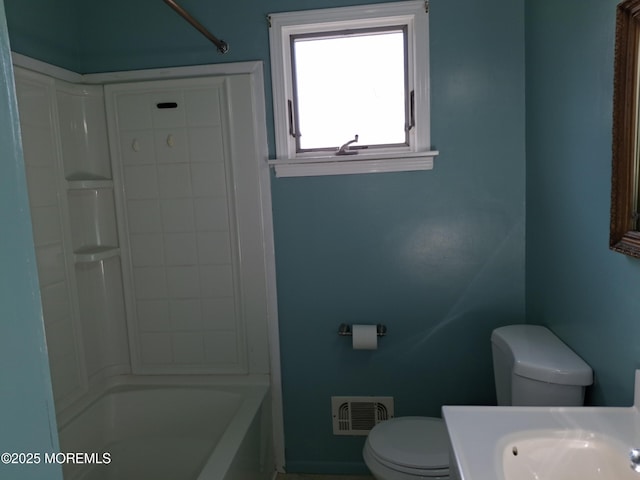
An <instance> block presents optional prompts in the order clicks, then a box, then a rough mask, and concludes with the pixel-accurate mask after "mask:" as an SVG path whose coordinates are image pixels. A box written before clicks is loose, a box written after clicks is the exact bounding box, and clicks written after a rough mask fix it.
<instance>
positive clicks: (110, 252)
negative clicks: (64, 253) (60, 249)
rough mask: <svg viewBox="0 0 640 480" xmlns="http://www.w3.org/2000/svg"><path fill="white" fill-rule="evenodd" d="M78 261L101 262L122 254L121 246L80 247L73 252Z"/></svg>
mask: <svg viewBox="0 0 640 480" xmlns="http://www.w3.org/2000/svg"><path fill="white" fill-rule="evenodd" d="M73 254H74V258H75V261H76V263H91V262H100V261H102V260H106V259H107V258H111V257H117V256H118V255H120V248H118V247H112V246H92V247H83V248H79V249H78V250H76V251H75V252H73Z"/></svg>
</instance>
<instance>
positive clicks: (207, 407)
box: [58, 376, 274, 480]
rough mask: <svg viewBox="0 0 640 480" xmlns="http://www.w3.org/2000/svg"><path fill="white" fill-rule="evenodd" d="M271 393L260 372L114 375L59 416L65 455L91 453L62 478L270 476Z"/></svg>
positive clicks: (238, 479) (223, 479) (257, 479)
mask: <svg viewBox="0 0 640 480" xmlns="http://www.w3.org/2000/svg"><path fill="white" fill-rule="evenodd" d="M268 390H269V387H268V384H267V383H266V381H264V379H263V378H262V377H259V378H258V379H257V380H256V379H254V378H251V377H239V378H238V377H223V378H220V377H186V378H184V377H165V376H162V377H159V376H153V377H147V376H125V377H119V378H117V379H114V380H112V381H111V382H110V385H109V386H108V387H107V388H106V390H105V389H103V391H102V392H101V393H94V394H92V395H89V396H88V397H87V398H86V399H84V401H83V402H81V403H78V404H76V405H74V406H72V407H70V408H69V409H67V410H65V411H64V412H61V414H60V415H59V417H58V425H59V428H58V429H59V436H60V449H61V452H63V453H82V454H88V455H89V456H88V457H87V456H81V457H80V461H78V460H77V457H74V458H73V460H72V461H71V462H68V463H67V462H64V464H63V471H64V478H65V480H270V479H271V478H272V476H273V473H274V460H273V454H272V444H271V438H272V436H271V422H270V408H269V401H268V395H267V393H268ZM91 454H96V455H94V456H93V457H91V456H90V455H91ZM85 458H88V459H87V460H86V463H84V464H82V463H80V462H82V461H85V460H84V459H85ZM76 462H77V463H76Z"/></svg>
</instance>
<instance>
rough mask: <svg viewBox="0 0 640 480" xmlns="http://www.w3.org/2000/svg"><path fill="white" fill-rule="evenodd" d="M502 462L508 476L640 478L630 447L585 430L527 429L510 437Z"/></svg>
mask: <svg viewBox="0 0 640 480" xmlns="http://www.w3.org/2000/svg"><path fill="white" fill-rule="evenodd" d="M501 443H502V442H501ZM499 461H500V460H499ZM501 464H502V469H503V474H504V479H505V480H568V479H580V480H640V474H639V473H636V472H635V471H634V470H633V469H631V467H630V465H631V464H630V461H629V451H628V448H625V447H624V446H623V445H622V444H620V443H618V442H616V441H615V440H614V439H612V438H610V437H606V436H602V435H597V434H594V433H590V432H585V431H582V430H563V431H540V432H527V433H523V434H521V435H518V436H515V437H513V438H510V439H508V440H506V442H505V443H504V448H503V449H502V453H501Z"/></svg>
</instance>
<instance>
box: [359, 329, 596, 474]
mask: <svg viewBox="0 0 640 480" xmlns="http://www.w3.org/2000/svg"><path fill="white" fill-rule="evenodd" d="M491 344H492V351H493V369H494V375H495V381H496V394H497V396H498V405H545V406H552V405H553V406H569V405H574V406H576V405H582V404H583V401H584V389H585V387H586V386H588V385H591V383H592V381H593V373H592V371H591V367H589V365H587V364H586V363H585V362H584V361H583V360H582V359H581V358H580V357H579V356H578V355H576V354H575V353H574V352H573V351H572V350H571V349H570V348H569V347H567V345H565V344H564V343H562V341H561V340H560V339H559V338H558V337H556V336H555V335H554V334H553V333H551V331H549V330H548V329H547V328H545V327H541V326H537V325H509V326H506V327H500V328H497V329H495V330H494V331H493V333H492V335H491ZM363 457H364V461H365V463H366V465H367V467H368V468H369V470H370V471H371V473H372V474H373V476H374V477H375V478H376V479H378V480H417V479H429V480H444V479H448V478H449V437H448V435H447V430H446V427H445V424H444V421H442V420H441V419H439V418H430V417H397V418H393V419H391V420H387V421H385V422H381V423H379V424H378V425H376V426H375V427H374V428H373V429H372V430H371V432H369V436H368V437H367V441H366V442H365V445H364V450H363Z"/></svg>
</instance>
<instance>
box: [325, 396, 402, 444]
mask: <svg viewBox="0 0 640 480" xmlns="http://www.w3.org/2000/svg"><path fill="white" fill-rule="evenodd" d="M331 414H332V415H333V434H334V435H367V434H368V433H369V430H371V429H372V428H373V427H374V426H375V425H376V424H378V423H380V422H382V421H384V420H388V419H389V418H393V397H331Z"/></svg>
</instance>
